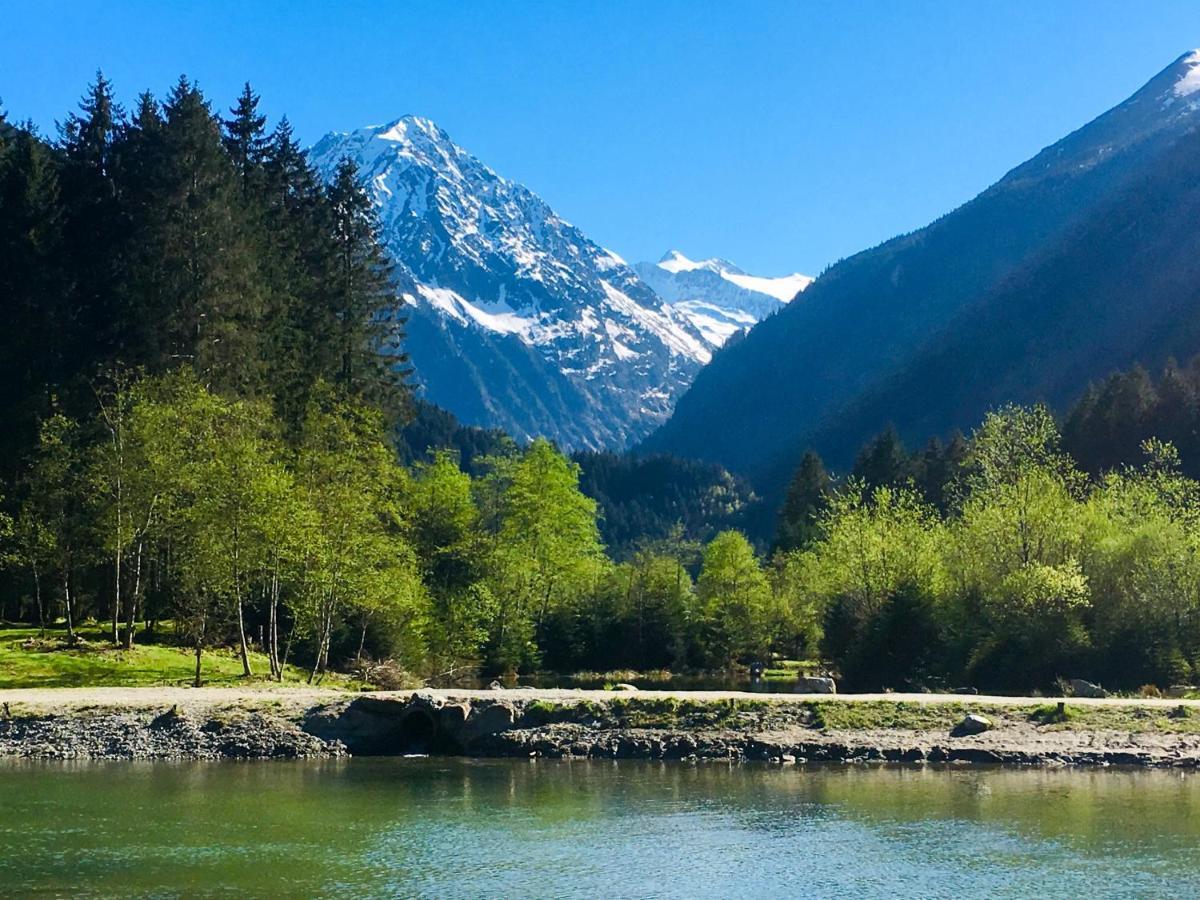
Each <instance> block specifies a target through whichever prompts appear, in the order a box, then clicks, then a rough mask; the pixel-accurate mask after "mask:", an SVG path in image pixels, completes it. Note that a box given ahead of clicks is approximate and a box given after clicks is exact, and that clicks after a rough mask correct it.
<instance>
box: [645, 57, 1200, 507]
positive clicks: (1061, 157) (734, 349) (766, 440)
mask: <svg viewBox="0 0 1200 900" xmlns="http://www.w3.org/2000/svg"><path fill="white" fill-rule="evenodd" d="M1198 67H1200V54H1196V53H1187V54H1184V55H1182V56H1180V57H1179V58H1178V59H1177V60H1176V61H1175V62H1173V63H1172V64H1171V65H1169V66H1168V67H1167V68H1166V69H1164V70H1163V71H1162V72H1160V73H1158V74H1157V75H1156V76H1154V78H1152V79H1150V81H1149V82H1147V83H1146V85H1144V86H1143V87H1142V88H1141V89H1139V90H1138V91H1137V92H1135V93H1134V94H1133V95H1132V96H1131V97H1130V98H1129V99H1127V100H1126V101H1124V102H1123V103H1121V104H1118V105H1117V106H1116V107H1114V108H1113V109H1110V110H1108V111H1107V112H1105V113H1102V114H1101V115H1100V116H1097V117H1096V118H1094V119H1093V120H1092V121H1091V122H1089V123H1088V124H1086V125H1084V126H1082V127H1081V128H1079V129H1076V130H1075V131H1074V132H1072V133H1071V134H1069V135H1068V136H1067V137H1065V138H1063V139H1062V140H1061V141H1059V142H1057V143H1056V144H1053V145H1051V146H1050V147H1047V148H1045V149H1043V150H1042V151H1040V152H1039V153H1038V154H1036V155H1035V156H1034V157H1032V158H1031V159H1030V160H1028V161H1026V162H1024V163H1021V164H1019V165H1017V166H1015V167H1013V168H1012V169H1010V170H1009V172H1007V173H1006V174H1005V175H1004V176H1003V177H1001V178H1000V179H999V180H998V181H997V182H996V183H995V184H993V185H992V186H991V187H989V188H987V189H986V190H985V191H983V192H981V193H980V194H979V195H978V196H977V197H975V198H974V199H972V200H970V201H968V202H967V203H965V204H963V205H962V206H960V207H958V208H957V209H955V210H952V211H951V212H949V213H947V214H945V215H943V216H942V217H940V218H939V219H937V220H935V221H934V222H932V223H931V224H929V225H928V226H926V227H924V228H922V229H919V230H917V231H914V232H910V233H908V234H905V235H900V236H897V237H895V238H892V239H891V240H889V241H886V242H884V243H882V244H880V245H878V246H876V247H873V248H870V249H868V250H864V251H862V252H860V253H858V254H855V255H854V256H851V257H849V258H847V259H845V260H842V261H840V262H839V263H837V264H836V265H834V266H832V267H831V268H830V269H829V270H827V271H826V272H825V273H824V274H823V275H822V276H821V277H820V278H819V279H818V280H817V281H816V282H814V283H813V284H812V285H811V286H810V287H808V288H807V289H806V291H805V294H804V302H803V303H801V304H792V305H790V306H788V307H786V308H785V309H783V310H781V311H780V312H779V313H778V314H777V315H775V316H772V317H770V318H769V319H767V320H765V321H764V322H763V323H762V324H761V325H759V326H758V327H756V328H755V329H754V330H752V331H751V332H750V333H749V334H748V335H747V336H746V337H745V338H744V339H742V340H741V341H739V342H738V343H737V344H736V346H728V347H726V348H725V349H724V350H723V351H722V352H721V353H720V354H718V355H717V356H716V357H715V359H714V361H713V363H712V364H710V365H709V366H707V367H705V368H704V369H703V370H702V371H701V372H700V373H699V374H698V375H697V377H696V379H695V381H694V382H693V385H692V387H691V388H690V389H689V391H688V392H687V393H686V394H685V395H684V396H683V397H681V398H680V399H679V401H678V402H677V403H676V408H675V412H674V414H673V415H672V417H671V419H670V420H669V421H668V422H667V423H666V424H665V425H664V426H663V427H662V428H660V429H659V430H658V431H656V432H655V434H653V435H652V436H651V437H650V438H649V439H647V440H646V441H645V442H643V444H642V445H641V449H643V450H646V451H659V450H665V451H669V452H673V453H677V454H680V455H684V456H698V457H700V458H704V459H709V460H712V461H714V462H719V463H721V464H722V465H725V466H726V467H727V468H729V469H731V470H732V471H736V472H739V473H740V474H743V475H748V476H750V477H751V478H752V479H755V480H756V482H757V483H759V484H760V486H761V487H762V488H763V489H764V490H768V491H773V492H776V493H777V492H778V491H779V489H780V487H781V485H782V483H783V481H784V480H785V479H786V477H787V473H788V472H789V471H790V468H791V467H792V466H794V465H795V464H796V462H798V460H799V457H800V455H801V454H802V453H803V451H804V449H805V448H806V447H808V446H810V445H811V446H813V447H815V448H816V449H817V450H819V451H821V452H822V453H825V454H826V455H827V456H829V458H830V461H831V462H832V463H833V464H834V465H837V466H845V465H848V464H849V462H850V461H851V459H852V456H853V453H854V451H855V450H856V449H857V447H858V446H860V445H861V443H862V442H863V441H864V440H865V439H866V438H868V437H870V435H871V434H872V433H874V432H876V431H878V430H879V429H881V428H882V427H883V426H884V425H885V424H886V423H887V419H886V418H885V419H883V420H881V421H877V422H876V421H868V420H867V419H865V418H860V419H858V420H857V421H856V427H855V428H850V427H843V428H840V429H839V427H838V420H839V417H841V416H843V415H844V414H845V413H846V411H847V410H848V409H852V408H855V405H856V404H861V403H862V402H863V399H862V398H864V397H869V396H871V395H872V394H873V393H881V392H882V393H886V389H887V385H888V383H889V379H895V378H898V377H901V375H902V374H903V372H904V371H905V370H906V369H907V368H909V367H911V366H912V365H913V364H914V363H913V359H914V356H915V355H917V354H919V352H920V350H921V348H922V347H924V346H927V345H928V344H929V342H930V341H932V340H933V339H934V338H935V336H937V335H939V334H942V333H943V330H944V329H946V328H947V327H949V326H950V325H951V323H953V322H956V321H958V320H959V319H958V317H960V316H963V315H969V314H970V313H969V310H970V309H971V308H972V307H973V306H975V305H976V304H979V303H981V302H983V300H984V298H986V297H988V296H990V292H992V291H993V290H995V289H996V287H997V286H998V285H1000V284H1003V283H1004V282H1005V281H1006V279H1009V278H1011V277H1013V276H1015V275H1016V274H1017V273H1019V272H1022V271H1025V270H1027V269H1028V268H1029V267H1030V266H1033V265H1036V261H1037V260H1038V259H1039V257H1040V256H1041V254H1043V253H1045V252H1046V251H1047V248H1050V247H1053V246H1056V245H1057V244H1058V242H1060V241H1062V240H1064V239H1066V237H1067V236H1068V235H1070V234H1071V233H1073V230H1074V229H1077V228H1079V227H1081V226H1083V225H1084V223H1086V222H1087V221H1088V219H1089V217H1090V216H1091V215H1093V214H1094V213H1095V211H1096V210H1097V209H1100V208H1102V207H1103V206H1104V205H1105V204H1106V203H1108V202H1110V201H1111V200H1112V198H1113V197H1115V196H1117V195H1118V194H1120V192H1121V191H1122V189H1123V188H1124V187H1125V186H1126V185H1127V184H1129V183H1130V181H1131V180H1133V179H1135V178H1137V177H1138V176H1139V175H1142V174H1144V173H1146V172H1148V171H1150V170H1152V169H1153V167H1154V165H1155V162H1156V161H1157V160H1158V159H1160V158H1161V157H1162V156H1163V155H1164V154H1165V153H1167V152H1168V151H1169V150H1170V148H1171V147H1172V146H1174V145H1175V143H1176V142H1177V141H1179V140H1180V139H1181V138H1182V137H1184V136H1185V135H1187V134H1190V133H1192V132H1193V131H1194V130H1195V128H1196V124H1197V122H1198V121H1200V116H1198V115H1197V110H1198V109H1200V94H1197V93H1195V92H1194V91H1192V90H1191V89H1190V86H1191V80H1190V79H1195V80H1197V83H1198V84H1200V75H1194V74H1193V73H1195V72H1197V70H1198ZM1185 82H1186V84H1187V86H1188V90H1187V91H1186V92H1184V93H1182V94H1179V93H1176V87H1177V86H1178V85H1180V84H1183V83H1185ZM987 339H988V336H987V335H983V336H981V340H983V341H985V342H986V340H987ZM964 352H965V351H964ZM1082 387H1083V385H1080V386H1079V388H1080V389H1082ZM939 390H940V388H937V387H936V386H935V388H934V389H933V390H932V392H931V393H930V394H929V395H928V396H926V397H924V398H920V399H921V401H922V402H926V403H929V404H936V403H937V402H938V398H939V393H938V391H939ZM909 399H910V400H912V398H909ZM916 402H917V401H916V400H912V403H916ZM910 405H911V404H910ZM951 418H953V417H951ZM714 420H719V421H721V422H722V427H721V428H720V429H712V428H711V427H710V424H711V422H712V421H714ZM897 424H898V425H900V426H901V430H902V431H904V430H905V429H904V427H903V426H904V423H902V422H898V423H897ZM954 424H958V425H961V426H962V427H969V426H970V425H971V424H972V422H971V421H956V422H955V423H954ZM834 435H836V436H837V440H834V439H833V436H834ZM925 436H928V435H925Z"/></svg>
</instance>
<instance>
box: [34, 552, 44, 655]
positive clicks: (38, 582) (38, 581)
mask: <svg viewBox="0 0 1200 900" xmlns="http://www.w3.org/2000/svg"><path fill="white" fill-rule="evenodd" d="M33 595H34V597H36V598H37V608H38V629H39V635H38V636H39V637H41V638H42V640H45V639H46V604H45V603H43V602H42V574H41V572H39V571H38V567H37V564H36V563H35V564H34V565H33Z"/></svg>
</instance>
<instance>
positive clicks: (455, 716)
mask: <svg viewBox="0 0 1200 900" xmlns="http://www.w3.org/2000/svg"><path fill="white" fill-rule="evenodd" d="M470 715H471V704H470V703H468V702H467V701H466V700H459V701H457V702H455V703H447V704H446V705H444V706H443V707H442V708H441V710H440V711H439V713H438V724H439V725H440V726H441V727H442V728H443V729H444V730H445V731H447V732H450V733H457V732H458V730H459V729H460V728H462V727H463V725H464V724H466V721H467V717H468V716H470Z"/></svg>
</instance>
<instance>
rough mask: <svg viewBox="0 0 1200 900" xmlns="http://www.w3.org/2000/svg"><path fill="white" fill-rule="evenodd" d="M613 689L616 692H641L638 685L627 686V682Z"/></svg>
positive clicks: (614, 686)
mask: <svg viewBox="0 0 1200 900" xmlns="http://www.w3.org/2000/svg"><path fill="white" fill-rule="evenodd" d="M612 689H613V690H614V691H636V690H639V688H638V687H637V686H636V685H633V684H626V683H625V682H621V683H620V684H614V685H613V686H612Z"/></svg>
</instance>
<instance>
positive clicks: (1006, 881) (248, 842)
mask: <svg viewBox="0 0 1200 900" xmlns="http://www.w3.org/2000/svg"><path fill="white" fill-rule="evenodd" d="M1198 838H1200V775H1186V774H1177V773H1166V772H1114V771H1043V770H1012V769H986V770H985V769H937V768H867V767H800V768H795V767H793V768H771V767H767V766H765V765H744V766H735V767H729V766H725V765H713V764H702V765H688V764H681V763H671V764H656V763H638V762H627V761H622V762H612V763H605V762H582V761H575V762H557V761H545V760H539V761H470V760H460V759H355V760H347V761H341V762H256V763H231V762H225V763H103V764H97V763H92V764H61V763H56V764H51V763H11V762H10V763H4V764H0V893H3V894H4V895H6V896H42V895H47V896H64V897H81V896H125V897H128V896H156V897H195V896H226V895H227V896H236V897H258V896H264V897H266V896H270V897H280V896H283V897H287V896H297V897H300V896H324V897H359V896H395V897H418V896H429V897H587V898H599V897H688V898H691V897H893V896H913V897H976V896H978V897H1110V896H1130V897H1134V896H1136V897H1156V896H1180V897H1196V896H1200V841H1198V840H1197V839H1198Z"/></svg>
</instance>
